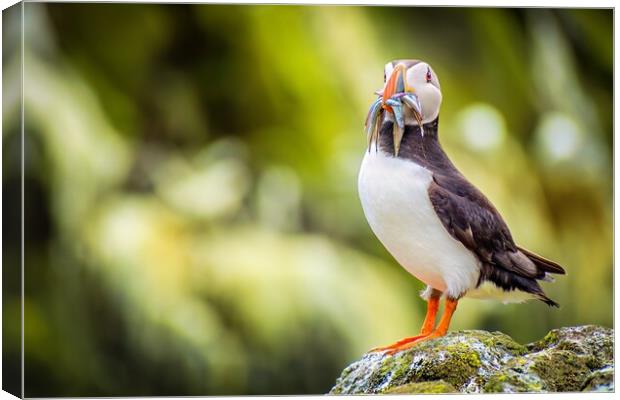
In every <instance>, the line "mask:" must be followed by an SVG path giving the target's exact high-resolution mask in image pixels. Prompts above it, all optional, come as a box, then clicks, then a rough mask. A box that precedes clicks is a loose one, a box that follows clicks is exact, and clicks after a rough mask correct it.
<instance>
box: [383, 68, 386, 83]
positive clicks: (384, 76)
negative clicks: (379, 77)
mask: <svg viewBox="0 0 620 400" xmlns="http://www.w3.org/2000/svg"><path fill="white" fill-rule="evenodd" d="M386 78H387V76H386V75H385V71H383V83H385V79H386Z"/></svg>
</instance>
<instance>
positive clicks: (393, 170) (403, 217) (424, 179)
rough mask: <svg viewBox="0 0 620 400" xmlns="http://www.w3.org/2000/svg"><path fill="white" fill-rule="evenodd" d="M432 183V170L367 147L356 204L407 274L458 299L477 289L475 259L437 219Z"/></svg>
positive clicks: (477, 270) (477, 267)
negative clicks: (432, 199) (468, 291)
mask: <svg viewBox="0 0 620 400" xmlns="http://www.w3.org/2000/svg"><path fill="white" fill-rule="evenodd" d="M431 181H432V174H431V172H430V171H428V170H427V169H425V168H423V167H421V166H419V165H418V164H416V163H414V162H412V161H409V160H403V159H399V158H395V157H392V156H389V155H386V154H385V153H382V152H381V151H378V152H377V151H375V150H374V149H371V151H370V152H368V151H366V155H365V156H364V161H363V162H362V166H361V169H360V173H359V181H358V189H359V195H360V200H361V202H362V207H363V209H364V214H365V215H366V219H367V220H368V223H369V224H370V227H371V228H372V230H373V232H374V233H375V235H376V236H377V237H378V238H379V240H380V241H381V243H383V245H384V246H385V247H386V248H387V250H388V251H389V252H390V253H391V254H392V255H393V256H394V258H395V259H396V260H397V261H398V262H399V263H400V264H401V265H402V266H403V267H404V268H405V269H406V270H407V271H409V272H410V273H411V274H412V275H414V276H415V277H416V278H418V279H420V280H421V281H422V282H424V283H426V284H427V285H430V286H431V287H433V288H435V289H438V290H441V291H444V292H446V294H447V295H449V296H453V297H458V296H460V295H462V294H464V293H465V292H466V291H467V290H469V289H472V288H474V287H475V286H476V283H477V281H478V276H479V273H480V272H479V271H480V269H479V266H478V260H477V259H476V258H475V257H474V255H473V254H472V253H471V252H470V251H469V250H467V249H466V248H465V247H464V246H463V245H462V244H461V243H460V242H458V241H457V240H455V239H454V238H453V237H452V236H450V234H449V233H448V231H447V230H446V229H445V228H444V226H443V224H442V223H441V221H440V220H439V217H437V214H436V213H435V210H434V208H433V205H432V204H431V201H430V199H429V196H428V187H429V185H430V183H431Z"/></svg>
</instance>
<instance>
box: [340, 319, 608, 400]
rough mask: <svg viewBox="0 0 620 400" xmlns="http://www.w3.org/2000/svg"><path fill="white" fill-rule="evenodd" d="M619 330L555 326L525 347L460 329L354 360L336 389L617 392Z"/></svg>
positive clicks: (500, 337)
mask: <svg viewBox="0 0 620 400" xmlns="http://www.w3.org/2000/svg"><path fill="white" fill-rule="evenodd" d="M613 371H614V366H613V330H612V329H609V328H604V327H600V326H594V325H586V326H577V327H567V328H560V329H554V330H552V331H551V332H549V333H548V334H547V335H546V336H545V337H544V338H543V339H541V340H539V341H537V342H534V343H530V344H528V345H525V346H524V345H521V344H519V343H517V342H515V341H514V340H513V339H512V338H510V337H509V336H507V335H505V334H503V333H500V332H486V331H459V332H451V333H449V334H447V335H446V336H444V337H441V338H438V339H434V340H429V341H426V342H421V343H419V344H418V345H416V346H414V347H413V348H411V349H408V350H405V351H402V352H399V353H396V354H394V355H386V354H385V353H380V352H377V353H367V354H365V355H364V356H363V357H362V358H361V359H360V360H359V361H356V362H354V363H352V364H351V365H349V366H348V367H347V368H346V369H345V370H344V371H343V372H342V374H341V376H340V377H339V378H338V380H337V382H336V385H335V386H334V387H333V388H332V390H331V391H330V394H359V393H367V394H378V393H450V392H463V393H497V392H504V393H510V392H566V391H571V392H574V391H613V390H614V384H613Z"/></svg>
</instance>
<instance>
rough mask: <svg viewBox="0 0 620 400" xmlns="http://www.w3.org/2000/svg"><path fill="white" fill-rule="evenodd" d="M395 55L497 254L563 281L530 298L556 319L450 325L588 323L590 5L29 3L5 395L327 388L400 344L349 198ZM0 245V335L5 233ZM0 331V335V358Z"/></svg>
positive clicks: (463, 310) (412, 302) (594, 59)
mask: <svg viewBox="0 0 620 400" xmlns="http://www.w3.org/2000/svg"><path fill="white" fill-rule="evenodd" d="M16 15H17V18H10V16H9V15H8V13H5V15H3V17H4V24H3V29H4V42H5V46H4V54H5V57H4V77H3V79H4V86H5V90H4V102H3V105H4V106H3V113H4V126H3V159H4V163H3V166H4V169H3V170H4V173H3V192H4V194H5V202H4V204H5V208H4V210H3V213H4V217H5V224H6V225H5V226H7V227H8V228H7V232H9V233H10V232H11V231H10V230H9V228H10V227H13V228H15V227H19V213H18V211H17V210H18V208H11V204H17V205H18V204H19V199H20V197H19V191H20V157H19V148H20V147H19V144H20V139H21V138H20V135H19V133H20V130H19V92H20V86H19V69H20V59H19V40H17V39H18V38H19V36H18V34H19V29H20V27H19V14H16ZM11 38H12V39H13V40H9V39H11ZM395 58H419V59H423V60H425V61H428V62H429V63H431V64H432V65H433V67H434V69H435V70H436V72H437V74H438V75H439V77H440V80H441V84H442V90H443V94H444V103H443V107H442V113H441V124H440V138H441V141H442V143H443V145H444V147H445V149H446V151H447V152H448V154H449V155H450V156H451V158H452V159H453V160H454V162H455V164H456V165H457V166H458V167H459V168H460V169H461V170H462V171H463V172H464V173H465V175H466V176H467V177H469V178H470V179H471V181H472V182H474V183H475V184H476V185H477V186H479V187H480V188H481V189H482V190H483V191H484V192H485V193H486V194H487V195H488V197H489V198H490V199H491V200H492V201H493V202H494V203H495V204H496V206H497V207H498V209H499V210H500V211H501V212H502V214H503V215H504V217H505V219H506V220H507V222H508V224H509V225H510V227H511V229H512V232H513V235H514V237H515V239H516V240H517V241H518V243H520V244H521V245H523V246H525V247H527V248H530V249H532V250H534V251H537V252H539V253H541V254H543V255H545V256H547V257H549V258H551V259H554V260H557V261H558V262H560V263H561V264H562V265H563V266H564V267H565V268H566V270H567V275H566V276H565V277H564V276H560V277H559V278H558V279H557V282H556V283H555V284H552V285H551V284H545V285H544V286H545V290H546V291H547V293H548V294H549V296H550V297H551V298H553V299H555V300H556V301H558V302H559V303H560V304H561V308H560V309H551V308H548V307H547V306H545V305H544V304H543V303H541V302H530V303H527V304H520V305H502V304H500V303H495V302H486V301H480V300H464V301H462V302H461V304H460V306H459V311H458V312H457V313H456V315H455V318H454V321H453V324H452V329H454V330H458V329H487V330H501V331H503V332H506V333H507V334H509V335H511V336H513V337H514V338H515V339H517V340H518V341H520V342H528V341H533V340H535V339H537V338H540V337H541V336H542V335H544V334H545V333H546V332H547V331H548V330H549V329H551V328H554V327H559V326H565V325H575V324H591V323H596V324H603V325H607V326H610V325H611V324H612V322H613V321H612V295H613V293H612V289H613V288H612V270H613V268H612V267H613V266H612V233H613V231H612V141H613V137H612V128H613V125H612V123H613V120H612V79H613V72H612V64H613V59H612V11H611V10H569V9H566V10H546V9H462V8H401V7H335V6H320V7H318V6H317V7H313V6H215V5H174V6H173V5H138V4H133V5H119V4H41V3H26V4H25V64H24V71H25V88H24V104H25V118H26V130H25V132H26V136H25V155H26V158H25V184H26V187H25V204H26V210H25V238H26V249H25V253H26V257H25V303H24V312H25V351H26V353H25V386H26V392H25V394H26V395H27V396H58V395H62V396H81V395H90V396H110V395H125V396H127V395H215V394H220V395H223V394H304V393H325V392H326V391H328V390H329V388H330V387H331V385H332V384H333V383H334V381H335V379H336V377H337V376H338V374H339V372H340V371H341V369H342V368H343V367H345V366H346V365H347V364H348V363H349V362H351V361H353V360H355V359H356V358H358V357H359V356H360V355H361V354H363V353H364V352H365V351H366V350H368V349H369V348H371V347H374V346H377V345H382V344H387V343H388V342H391V341H394V340H396V339H399V338H401V337H403V336H407V335H411V334H415V333H416V332H417V330H418V329H419V326H420V323H421V319H422V317H423V314H424V310H425V304H424V302H423V301H422V300H421V299H420V298H419V297H418V292H419V290H421V289H422V288H423V285H422V284H421V283H420V282H418V281H417V280H416V279H414V278H413V277H411V276H410V275H408V274H407V273H406V272H405V271H404V270H403V269H402V268H401V267H400V266H399V265H397V263H396V262H395V261H394V260H393V259H392V258H391V257H390V255H389V254H388V253H387V252H386V250H384V249H383V247H382V246H381V244H380V243H379V242H378V240H377V239H375V237H374V236H373V234H372V232H371V230H370V229H369V227H368V225H367V223H366V221H365V219H364V216H363V213H362V210H361V206H360V204H359V201H358V197H357V171H358V167H359V164H360V162H361V158H362V155H363V152H364V150H365V146H366V138H365V137H364V134H363V122H364V118H365V115H366V111H367V109H368V106H369V105H370V103H371V101H372V100H373V99H374V98H375V96H374V95H373V91H375V90H377V89H379V88H380V87H381V86H382V82H383V65H384V64H385V63H386V62H387V61H388V60H391V59H395ZM17 232H19V231H17ZM3 247H4V251H3V258H4V265H5V270H4V273H5V275H4V276H5V297H4V316H5V321H7V320H8V319H10V318H11V317H17V316H18V315H19V312H20V303H19V299H18V297H17V296H16V293H18V292H19V287H18V286H10V285H11V284H10V282H9V280H7V276H8V275H10V274H13V275H12V276H16V274H17V273H18V269H17V267H18V265H19V264H18V260H19V236H18V235H12V236H11V235H8V234H6V235H5V243H4V246H3ZM9 267H10V268H12V269H11V270H8V269H7V268H9ZM11 282H12V281H11ZM7 288H8V289H7ZM18 328H19V327H18V326H9V325H7V323H6V322H5V334H4V350H5V354H4V359H5V362H9V363H10V362H16V360H18V357H19V347H15V348H13V347H11V346H10V345H11V344H15V343H19V329H18ZM5 365H7V364H5ZM11 378H16V376H13V375H10V373H9V372H8V371H7V372H6V373H5V377H4V379H5V383H7V382H8V381H7V379H11Z"/></svg>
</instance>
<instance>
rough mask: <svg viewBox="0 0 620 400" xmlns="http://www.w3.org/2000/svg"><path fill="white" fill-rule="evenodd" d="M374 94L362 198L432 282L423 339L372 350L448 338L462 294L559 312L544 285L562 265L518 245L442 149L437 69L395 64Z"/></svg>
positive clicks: (396, 252) (393, 250) (400, 255)
mask: <svg viewBox="0 0 620 400" xmlns="http://www.w3.org/2000/svg"><path fill="white" fill-rule="evenodd" d="M376 94H377V95H378V98H377V99H376V101H374V102H373V103H372V105H371V106H370V110H369V112H368V116H367V118H366V134H367V136H368V148H367V149H366V150H365V153H364V158H363V161H362V164H361V167H360V171H359V176H358V191H359V197H360V201H361V205H362V208H363V211H364V215H365V217H366V220H367V221H368V224H369V225H370V228H371V229H372V231H373V232H374V234H375V236H376V237H377V238H378V239H379V241H380V242H381V243H382V244H383V246H384V247H385V248H386V249H387V251H388V252H389V253H390V254H391V255H392V256H393V257H394V259H395V260H396V261H397V262H398V263H399V264H400V265H401V266H402V267H404V268H405V269H406V270H407V271H408V272H409V273H410V274H411V275H413V276H414V277H415V278H417V279H419V280H420V281H422V282H423V283H424V284H426V289H424V290H423V291H422V292H421V297H422V298H423V299H424V300H426V302H427V310H426V316H425V318H424V322H423V323H422V328H421V330H420V333H419V334H418V335H416V336H412V337H407V338H404V339H402V340H399V341H397V342H395V343H393V344H390V345H388V346H383V347H378V348H375V349H373V351H382V352H386V353H388V354H394V353H396V352H399V351H402V350H406V349H408V348H411V347H412V346H415V345H416V344H418V343H420V342H422V341H425V340H429V339H433V338H437V337H441V336H443V335H445V334H446V333H447V331H448V328H449V326H450V320H451V318H452V315H453V314H454V312H455V310H456V308H457V304H458V302H459V300H460V299H462V298H464V297H469V298H479V299H495V300H499V301H501V302H503V303H513V302H523V301H526V300H530V299H537V300H541V301H543V302H544V303H546V304H548V305H549V306H555V307H558V306H559V305H558V303H556V302H555V301H553V300H551V299H550V298H549V297H547V295H546V294H545V292H544V291H543V289H542V288H541V286H540V284H539V281H549V282H553V280H554V279H553V277H552V276H551V275H552V274H565V271H564V269H563V268H562V267H561V266H560V265H559V264H557V263H555V262H553V261H550V260H548V259H546V258H544V257H542V256H540V255H538V254H535V253H534V252H532V251H529V250H527V249H525V248H523V247H521V246H519V245H517V244H516V243H515V241H514V239H513V237H512V235H511V233H510V230H509V229H508V226H507V225H506V222H505V221H504V219H503V218H502V216H501V215H500V213H499V212H498V211H497V209H496V208H495V207H494V206H493V204H492V203H491V202H490V201H489V200H488V199H487V198H486V196H485V195H484V194H483V193H482V192H481V191H480V190H478V189H477V188H476V187H475V186H474V185H473V184H471V183H470V182H469V181H468V180H467V179H466V178H465V177H464V176H463V174H462V173H461V172H460V171H459V170H458V169H457V168H456V167H455V166H454V164H453V163H452V162H451V161H450V159H449V158H448V156H447V154H446V153H445V151H444V150H443V148H442V147H441V144H440V142H439V136H438V128H439V109H440V106H441V101H442V94H441V86H440V84H439V78H438V77H437V74H436V73H435V71H434V70H433V68H432V67H431V66H430V65H429V64H428V63H426V62H424V61H420V60H394V61H391V62H388V63H387V64H386V65H385V69H384V87H383V89H382V90H380V91H377V92H376ZM441 299H445V305H444V311H443V314H442V316H441V318H440V319H439V322H438V323H437V324H436V318H437V314H438V310H439V304H440V300H441Z"/></svg>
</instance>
